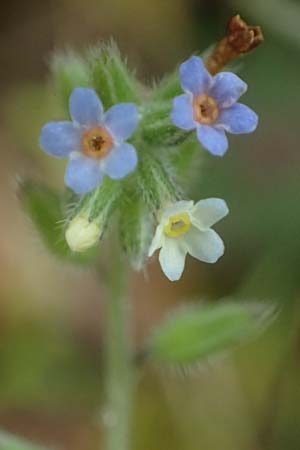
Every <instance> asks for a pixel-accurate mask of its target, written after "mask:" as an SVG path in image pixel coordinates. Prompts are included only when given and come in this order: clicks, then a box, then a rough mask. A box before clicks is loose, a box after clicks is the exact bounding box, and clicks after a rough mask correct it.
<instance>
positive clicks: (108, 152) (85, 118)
mask: <svg viewBox="0 0 300 450" xmlns="http://www.w3.org/2000/svg"><path fill="white" fill-rule="evenodd" d="M70 115H71V118H72V122H67V121H65V122H50V123H48V124H47V125H45V126H44V128H43V129H42V132H41V137H40V145H41V147H42V149H43V150H44V151H45V152H46V153H49V154H51V155H53V156H56V157H57V158H68V159H69V164H68V166H67V170H66V175H65V183H66V185H67V186H69V187H70V188H71V189H72V190H73V191H74V192H76V194H85V193H87V192H89V191H91V190H93V189H94V188H96V187H97V186H98V185H99V184H100V183H101V181H102V178H103V176H104V175H108V176H109V177H110V178H112V179H114V180H118V179H121V178H124V177H125V176H126V175H128V174H129V173H131V172H133V171H134V170H135V168H136V165H137V161H138V158H137V153H136V150H135V148H134V147H133V146H132V145H131V144H129V143H127V142H125V140H126V139H128V138H129V137H130V136H131V135H132V133H133V132H134V131H135V129H136V128H137V125H138V122H139V112H138V109H137V107H136V106H135V105H134V104H132V103H121V104H119V105H115V106H112V107H111V108H110V109H109V110H108V111H107V112H106V113H104V110H103V105H102V102H101V100H100V99H99V97H98V96H97V94H96V92H95V91H94V90H93V89H87V88H76V89H75V90H74V91H73V93H72V95H71V97H70Z"/></svg>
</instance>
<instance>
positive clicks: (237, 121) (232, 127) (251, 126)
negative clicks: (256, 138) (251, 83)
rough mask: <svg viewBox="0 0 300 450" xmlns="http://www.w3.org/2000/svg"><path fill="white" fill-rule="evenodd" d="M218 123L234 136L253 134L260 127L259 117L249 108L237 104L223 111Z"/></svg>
mask: <svg viewBox="0 0 300 450" xmlns="http://www.w3.org/2000/svg"><path fill="white" fill-rule="evenodd" d="M218 123H219V124H220V125H223V127H224V129H225V130H226V131H229V133H233V134H244V133H252V131H254V130H255V129H256V127H257V125H258V116H257V114H256V113H255V112H254V111H252V109H250V108H248V106H245V105H242V104H241V103H236V104H235V105H233V106H231V107H230V108H227V109H224V110H223V111H221V114H220V116H219V119H218Z"/></svg>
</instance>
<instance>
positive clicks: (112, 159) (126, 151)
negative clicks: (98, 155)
mask: <svg viewBox="0 0 300 450" xmlns="http://www.w3.org/2000/svg"><path fill="white" fill-rule="evenodd" d="M137 162H138V157H137V153H136V150H135V148H134V147H133V145H131V144H128V143H127V142H124V143H123V144H121V145H119V146H117V147H115V148H114V149H113V150H112V151H111V153H110V154H109V155H108V156H107V157H106V158H105V160H103V163H102V169H103V171H104V172H105V173H106V174H107V175H108V176H109V177H110V178H112V179H113V180H119V179H121V178H124V177H126V175H128V174H129V173H131V172H133V171H134V170H135V168H136V166H137Z"/></svg>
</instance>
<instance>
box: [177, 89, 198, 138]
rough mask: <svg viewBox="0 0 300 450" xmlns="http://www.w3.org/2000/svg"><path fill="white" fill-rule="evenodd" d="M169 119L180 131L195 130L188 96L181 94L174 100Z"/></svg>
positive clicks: (190, 101) (192, 111)
mask: <svg viewBox="0 0 300 450" xmlns="http://www.w3.org/2000/svg"><path fill="white" fill-rule="evenodd" d="M171 119H172V122H173V123H174V125H175V126H176V127H178V128H181V129H182V130H187V131H189V130H192V129H194V128H196V123H195V121H194V110H193V106H192V99H191V96H190V94H183V95H179V96H178V97H175V98H174V101H173V111H172V113H171Z"/></svg>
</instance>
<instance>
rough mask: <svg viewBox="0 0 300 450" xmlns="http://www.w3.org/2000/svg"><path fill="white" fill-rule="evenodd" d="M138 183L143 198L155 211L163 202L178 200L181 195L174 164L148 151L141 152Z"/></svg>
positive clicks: (150, 208)
mask: <svg viewBox="0 0 300 450" xmlns="http://www.w3.org/2000/svg"><path fill="white" fill-rule="evenodd" d="M163 152H167V150H166V149H161V153H163ZM137 183H138V186H139V191H140V192H141V194H142V198H143V200H144V201H145V203H146V205H147V206H148V208H149V210H150V211H151V212H153V213H155V212H156V211H157V210H159V209H160V208H161V207H162V206H163V204H165V203H167V202H173V201H176V200H177V199H178V198H179V197H180V192H179V187H178V184H177V183H176V180H175V177H174V170H173V168H172V166H171V165H170V164H168V161H167V160H164V159H163V158H162V157H161V158H158V157H156V158H155V157H154V156H153V155H151V154H149V152H146V151H145V152H141V153H140V161H139V170H138V172H137Z"/></svg>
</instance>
